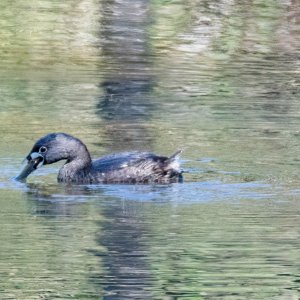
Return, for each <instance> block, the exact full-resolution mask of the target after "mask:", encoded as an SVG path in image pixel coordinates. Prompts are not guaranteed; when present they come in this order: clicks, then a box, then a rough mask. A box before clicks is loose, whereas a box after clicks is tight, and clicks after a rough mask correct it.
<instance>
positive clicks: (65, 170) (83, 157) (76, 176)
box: [57, 148, 92, 182]
mask: <svg viewBox="0 0 300 300" xmlns="http://www.w3.org/2000/svg"><path fill="white" fill-rule="evenodd" d="M91 166H92V160H91V156H90V154H89V152H88V151H87V149H86V148H85V149H82V151H79V152H78V153H77V155H73V156H72V158H69V159H68V160H67V162H66V163H65V164H64V165H63V166H62V168H61V169H60V170H59V173H58V178H57V179H58V181H59V182H82V181H83V179H86V180H87V179H88V174H89V173H90V170H91Z"/></svg>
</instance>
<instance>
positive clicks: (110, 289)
mask: <svg viewBox="0 0 300 300" xmlns="http://www.w3.org/2000/svg"><path fill="white" fill-rule="evenodd" d="M27 200H29V201H30V202H31V208H32V213H33V214H34V215H35V216H38V217H40V218H42V220H43V221H41V222H43V224H48V223H47V222H49V219H50V220H52V219H53V218H56V219H57V218H59V222H58V223H55V228H54V229H53V230H55V232H56V235H57V236H61V235H64V234H65V227H66V226H67V227H68V238H66V241H65V242H68V239H70V243H72V244H73V246H74V245H76V247H78V249H73V251H74V253H77V254H76V255H78V252H79V253H80V252H81V251H84V252H85V253H84V254H83V255H86V254H90V255H92V256H93V257H96V258H97V260H98V259H99V265H98V266H97V269H98V271H96V272H95V271H94V270H93V272H91V274H86V278H87V280H88V281H89V282H90V283H92V284H93V285H94V286H95V288H96V289H97V290H98V291H99V293H101V294H103V295H104V298H103V299H150V298H151V295H150V292H149V289H150V282H151V274H150V271H149V270H150V268H149V265H148V260H147V255H148V249H147V247H146V245H145V244H144V243H143V240H144V237H145V236H146V235H148V230H149V229H148V228H147V225H146V222H144V219H143V207H144V206H143V205H142V203H139V202H137V201H126V200H125V201H124V200H121V199H118V198H117V197H115V196H107V194H106V193H105V189H104V190H102V189H101V187H97V189H91V188H90V187H89V186H71V185H42V184H28V192H27ZM87 206H88V207H89V209H87ZM91 214H92V215H91ZM91 219H92V220H94V222H93V225H92V227H91V229H89V226H91V222H90V221H88V220H91ZM47 220H48V221H47ZM85 220H86V222H87V224H84V222H85ZM76 224H77V225H76ZM47 226H48V225H47ZM76 226H81V227H82V226H86V228H85V230H87V232H88V234H91V232H92V234H94V235H95V236H94V237H93V238H92V240H94V241H95V242H96V245H97V247H96V248H95V245H90V246H89V245H84V247H83V245H82V244H81V243H80V241H74V240H72V236H76V234H77V233H76V230H82V229H80V228H77V227H76ZM95 228H96V229H95ZM70 230H74V232H73V234H72V233H71V232H70ZM60 231H61V232H60ZM99 249H101V250H99ZM102 249H103V250H102Z"/></svg>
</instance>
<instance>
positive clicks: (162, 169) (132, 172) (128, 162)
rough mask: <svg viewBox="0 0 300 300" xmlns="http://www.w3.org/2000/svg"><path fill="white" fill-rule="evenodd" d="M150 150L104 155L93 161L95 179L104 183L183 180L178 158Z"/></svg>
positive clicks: (177, 156)
mask: <svg viewBox="0 0 300 300" xmlns="http://www.w3.org/2000/svg"><path fill="white" fill-rule="evenodd" d="M180 153H181V151H178V152H176V153H175V154H174V155H172V156H171V157H165V156H157V155H155V154H153V153H150V152H138V151H135V152H123V153H116V154H111V155H107V156H104V157H102V158H99V159H97V160H93V163H92V170H91V171H92V177H93V181H97V182H104V183H171V182H177V181H180V180H181V176H182V175H181V173H182V172H181V170H180V167H179V162H178V158H179V155H180Z"/></svg>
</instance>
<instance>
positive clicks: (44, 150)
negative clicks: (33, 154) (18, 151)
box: [39, 146, 48, 153]
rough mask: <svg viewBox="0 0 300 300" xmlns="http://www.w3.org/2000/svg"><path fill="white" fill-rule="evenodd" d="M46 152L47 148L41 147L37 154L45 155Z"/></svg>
mask: <svg viewBox="0 0 300 300" xmlns="http://www.w3.org/2000/svg"><path fill="white" fill-rule="evenodd" d="M47 150H48V149H47V147H45V146H42V147H41V148H40V149H39V153H46V152H47Z"/></svg>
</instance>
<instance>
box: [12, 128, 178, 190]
mask: <svg viewBox="0 0 300 300" xmlns="http://www.w3.org/2000/svg"><path fill="white" fill-rule="evenodd" d="M180 153H181V151H177V152H176V153H175V154H173V155H172V156H170V157H164V156H158V155H155V154H153V153H150V152H138V151H133V152H123V153H116V154H111V155H107V156H104V157H102V158H99V159H96V160H92V159H91V156H90V154H89V151H88V149H87V147H86V146H85V144H84V143H83V142H81V141H80V140H79V139H77V138H75V137H73V136H71V135H68V134H65V133H51V134H48V135H46V136H44V137H42V138H41V139H39V140H38V141H37V142H36V143H35V145H34V146H33V148H32V150H31V152H30V153H29V155H28V156H27V161H28V164H27V169H26V167H25V169H24V170H23V171H22V172H21V174H20V175H19V176H18V177H17V178H16V179H17V180H21V181H22V180H26V177H27V176H28V175H29V174H30V173H31V172H33V171H34V170H35V169H36V168H37V167H38V166H40V165H46V164H52V163H55V162H57V161H59V160H66V163H65V164H64V165H63V166H62V168H61V169H60V170H59V173H58V178H57V179H58V181H59V182H67V183H77V184H93V183H131V184H132V183H171V182H178V181H181V180H182V171H181V170H180V166H179V156H180Z"/></svg>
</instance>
